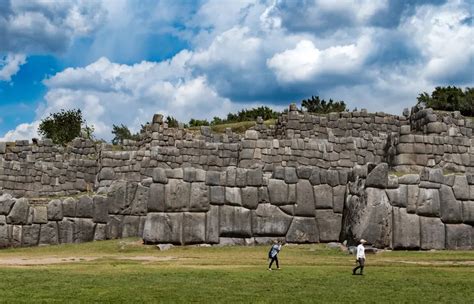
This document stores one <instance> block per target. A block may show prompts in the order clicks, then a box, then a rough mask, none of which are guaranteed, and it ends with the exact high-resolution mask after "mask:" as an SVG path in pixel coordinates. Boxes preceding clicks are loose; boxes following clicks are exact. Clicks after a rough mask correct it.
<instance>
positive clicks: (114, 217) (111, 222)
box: [105, 214, 124, 240]
mask: <svg viewBox="0 0 474 304" xmlns="http://www.w3.org/2000/svg"><path fill="white" fill-rule="evenodd" d="M123 217H124V216H123V215H119V214H109V219H108V221H107V224H106V225H107V226H106V230H105V237H106V238H107V239H108V240H113V239H118V238H121V237H122V228H123V226H122V223H123Z"/></svg>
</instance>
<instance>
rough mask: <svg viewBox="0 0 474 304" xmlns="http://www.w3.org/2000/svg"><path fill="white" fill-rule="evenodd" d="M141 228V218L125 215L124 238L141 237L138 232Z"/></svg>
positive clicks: (123, 224)
mask: <svg viewBox="0 0 474 304" xmlns="http://www.w3.org/2000/svg"><path fill="white" fill-rule="evenodd" d="M139 227H140V217H139V216H134V215H125V216H124V217H123V222H122V237H123V238H127V237H137V236H141V235H140V234H139V233H138V231H139Z"/></svg>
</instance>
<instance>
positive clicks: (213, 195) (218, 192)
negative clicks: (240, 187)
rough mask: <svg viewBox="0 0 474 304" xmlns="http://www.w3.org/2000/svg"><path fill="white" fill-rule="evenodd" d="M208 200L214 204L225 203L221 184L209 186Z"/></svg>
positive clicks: (223, 189)
mask: <svg viewBox="0 0 474 304" xmlns="http://www.w3.org/2000/svg"><path fill="white" fill-rule="evenodd" d="M209 188H210V189H209V192H210V194H209V201H210V203H211V204H214V205H224V203H225V188H224V187H223V186H211V187H209Z"/></svg>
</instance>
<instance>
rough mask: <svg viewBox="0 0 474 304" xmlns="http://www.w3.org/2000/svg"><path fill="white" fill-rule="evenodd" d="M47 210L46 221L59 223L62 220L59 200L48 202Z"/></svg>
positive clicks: (61, 207) (61, 208)
mask: <svg viewBox="0 0 474 304" xmlns="http://www.w3.org/2000/svg"><path fill="white" fill-rule="evenodd" d="M47 210H48V211H47V212H48V220H50V221H60V220H62V219H63V206H62V203H61V201H60V200H58V199H54V200H51V201H49V203H48V207H47Z"/></svg>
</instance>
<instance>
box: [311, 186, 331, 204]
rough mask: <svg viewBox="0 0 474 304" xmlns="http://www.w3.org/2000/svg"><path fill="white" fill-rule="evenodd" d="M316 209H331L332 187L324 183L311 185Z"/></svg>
mask: <svg viewBox="0 0 474 304" xmlns="http://www.w3.org/2000/svg"><path fill="white" fill-rule="evenodd" d="M313 193H314V200H315V206H316V209H332V208H333V205H332V202H333V197H332V187H331V186H329V185H326V184H323V185H317V186H314V187H313Z"/></svg>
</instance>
